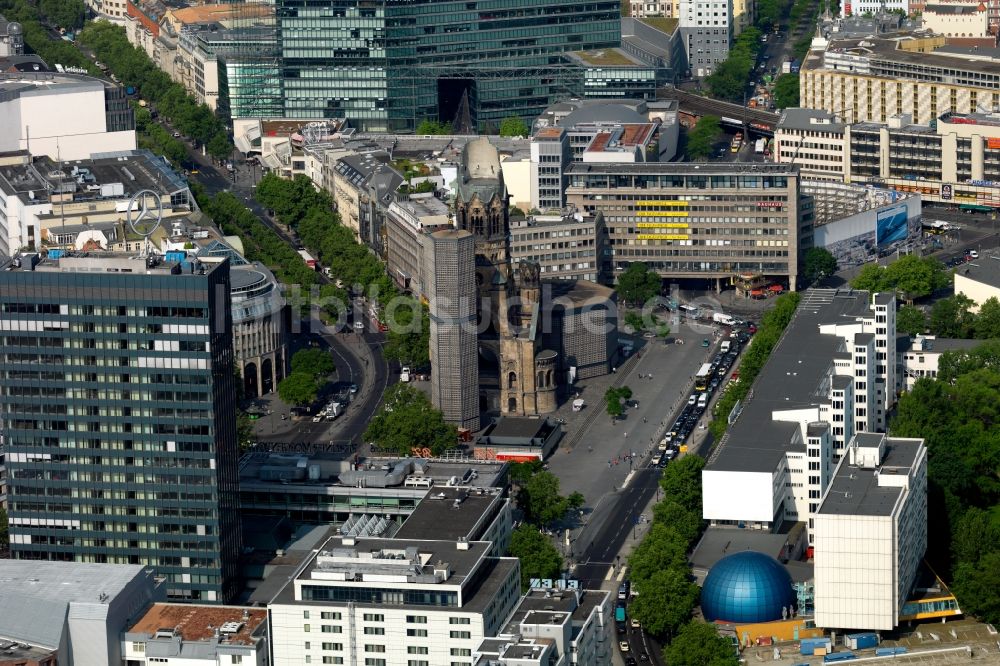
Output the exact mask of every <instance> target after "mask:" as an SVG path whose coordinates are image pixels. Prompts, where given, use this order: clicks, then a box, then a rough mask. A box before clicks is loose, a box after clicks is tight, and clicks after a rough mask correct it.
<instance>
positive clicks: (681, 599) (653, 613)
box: [629, 567, 699, 638]
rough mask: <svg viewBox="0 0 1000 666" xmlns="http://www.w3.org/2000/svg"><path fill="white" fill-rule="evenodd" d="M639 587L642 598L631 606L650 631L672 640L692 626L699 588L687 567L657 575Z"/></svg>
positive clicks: (633, 615)
mask: <svg viewBox="0 0 1000 666" xmlns="http://www.w3.org/2000/svg"><path fill="white" fill-rule="evenodd" d="M635 585H636V589H637V591H638V592H639V596H637V597H636V598H635V600H634V601H632V603H631V604H629V610H630V611H631V613H632V617H634V618H636V619H637V620H639V621H640V622H641V623H642V626H643V628H644V629H645V630H646V631H648V632H649V633H651V634H652V635H654V636H656V637H658V638H669V637H671V636H673V635H675V634H676V633H677V631H678V630H679V629H680V628H681V627H682V626H684V625H685V624H687V623H688V622H690V620H691V612H692V611H693V610H694V607H695V605H696V604H697V603H698V594H699V588H698V586H697V585H695V584H694V583H692V582H691V580H690V579H689V573H688V571H687V568H686V567H685V568H683V569H682V568H677V567H673V568H670V569H664V570H661V571H656V572H654V573H653V575H652V577H650V578H649V579H646V580H640V581H638V582H637V583H636V584H635Z"/></svg>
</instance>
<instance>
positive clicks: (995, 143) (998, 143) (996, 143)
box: [986, 138, 1000, 150]
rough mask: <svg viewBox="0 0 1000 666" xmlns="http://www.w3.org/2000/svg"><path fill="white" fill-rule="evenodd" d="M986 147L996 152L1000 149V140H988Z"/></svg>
mask: <svg viewBox="0 0 1000 666" xmlns="http://www.w3.org/2000/svg"><path fill="white" fill-rule="evenodd" d="M986 147H987V148H989V149H990V150H996V149H997V148H1000V138H989V139H986Z"/></svg>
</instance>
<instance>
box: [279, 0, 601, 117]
mask: <svg viewBox="0 0 1000 666" xmlns="http://www.w3.org/2000/svg"><path fill="white" fill-rule="evenodd" d="M276 12H277V28H278V51H279V53H280V59H281V63H280V67H281V78H282V94H283V96H284V100H285V115H286V116H288V117H291V118H340V117H346V118H348V119H349V120H350V121H351V123H352V125H354V126H356V127H360V128H361V129H364V130H370V131H378V130H382V131H385V130H388V131H397V130H412V129H414V127H415V126H416V125H417V124H419V123H420V121H421V120H424V119H426V118H433V119H437V118H441V119H443V120H452V119H453V118H455V117H456V116H461V115H463V114H461V113H459V112H460V110H463V109H464V102H467V103H468V110H469V113H470V115H471V120H472V121H473V123H477V124H478V123H483V122H493V123H495V124H497V125H499V122H500V121H501V120H502V119H503V118H505V117H507V116H511V115H516V116H520V117H522V118H533V117H535V116H537V115H538V114H539V113H541V112H542V111H543V110H544V109H545V107H546V106H548V105H549V104H550V103H551V102H553V101H556V99H557V98H559V99H561V98H565V97H572V96H579V95H580V94H582V92H581V91H579V90H569V89H568V88H567V86H568V85H574V84H570V83H569V81H570V80H571V79H572V77H574V76H575V77H576V78H579V73H576V74H574V73H573V72H572V71H571V67H570V65H569V64H568V63H567V62H566V60H565V59H564V58H563V57H562V55H561V54H563V53H566V52H570V51H584V50H590V49H601V48H614V47H617V46H619V44H620V42H621V16H620V14H621V3H620V2H618V0H594V2H588V3H581V2H577V1H576V0H536V1H535V2H531V3H525V2H515V1H514V0H480V1H478V2H475V1H473V2H468V1H467V0H443V1H442V0H433V1H432V0H414V1H407V2H403V1H401V0H379V1H377V2H371V3H362V2H358V0H276ZM573 80H575V79H573ZM463 100H464V102H463Z"/></svg>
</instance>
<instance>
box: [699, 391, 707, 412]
mask: <svg viewBox="0 0 1000 666" xmlns="http://www.w3.org/2000/svg"><path fill="white" fill-rule="evenodd" d="M698 406H699V407H701V408H702V409H704V408H705V407H707V406H708V393H702V394H701V395H699V396H698Z"/></svg>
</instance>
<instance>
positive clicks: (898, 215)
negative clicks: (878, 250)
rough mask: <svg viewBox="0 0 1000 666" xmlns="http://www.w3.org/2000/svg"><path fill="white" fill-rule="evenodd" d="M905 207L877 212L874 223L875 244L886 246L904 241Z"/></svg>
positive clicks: (905, 230)
mask: <svg viewBox="0 0 1000 666" xmlns="http://www.w3.org/2000/svg"><path fill="white" fill-rule="evenodd" d="M906 232H907V228H906V206H905V205H901V206H893V207H892V208H886V209H885V210H880V211H879V212H878V218H877V219H876V221H875V244H876V245H888V244H889V243H894V242H896V241H900V240H905V239H906Z"/></svg>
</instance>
